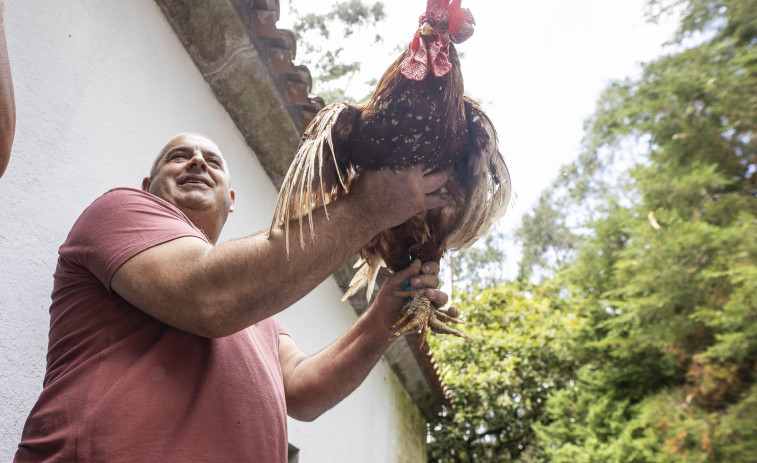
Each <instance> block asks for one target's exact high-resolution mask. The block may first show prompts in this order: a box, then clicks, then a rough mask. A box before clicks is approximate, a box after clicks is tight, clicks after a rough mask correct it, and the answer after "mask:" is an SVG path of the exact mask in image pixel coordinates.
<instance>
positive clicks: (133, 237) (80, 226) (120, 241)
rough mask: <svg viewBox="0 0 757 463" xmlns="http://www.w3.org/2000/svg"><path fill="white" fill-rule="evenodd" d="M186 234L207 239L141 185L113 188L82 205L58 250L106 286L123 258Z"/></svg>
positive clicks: (173, 208)
mask: <svg viewBox="0 0 757 463" xmlns="http://www.w3.org/2000/svg"><path fill="white" fill-rule="evenodd" d="M186 236H193V237H196V238H198V239H201V240H203V241H205V242H209V241H208V239H207V237H206V236H205V235H204V233H203V232H202V231H201V230H200V229H199V228H197V227H195V226H194V225H193V224H192V223H191V222H190V221H189V219H188V218H187V217H186V216H185V215H184V214H183V213H182V212H181V211H180V210H178V209H177V208H175V207H173V206H172V205H170V204H168V203H167V202H165V201H163V200H161V199H160V198H158V197H156V196H154V195H151V194H149V193H145V192H143V191H139V190H133V189H117V190H111V191H109V192H107V193H105V194H104V195H102V196H101V197H100V198H98V199H96V200H95V201H94V202H93V203H92V204H91V205H90V206H89V207H88V208H87V209H85V210H84V212H83V213H82V215H81V216H80V217H79V219H78V220H77V221H76V223H75V224H74V226H73V228H72V229H71V232H70V233H69V235H68V239H67V240H66V242H65V243H64V244H63V246H61V248H60V251H59V253H60V256H61V258H63V259H68V260H70V261H71V262H72V263H74V264H76V265H78V266H80V267H83V268H85V269H87V270H88V271H89V272H91V273H92V274H93V275H94V276H95V277H96V278H97V279H98V280H100V282H101V283H102V284H103V285H104V286H105V287H106V288H107V289H108V291H110V281H111V279H112V278H113V274H114V273H115V272H116V270H118V268H119V267H120V266H121V265H122V264H123V263H124V262H126V261H127V260H129V259H130V258H132V257H133V256H135V255H137V254H139V253H140V252H142V251H144V250H146V249H149V248H151V247H153V246H157V245H159V244H162V243H165V242H167V241H171V240H173V239H176V238H181V237H186Z"/></svg>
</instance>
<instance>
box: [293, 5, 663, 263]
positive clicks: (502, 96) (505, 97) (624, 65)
mask: <svg viewBox="0 0 757 463" xmlns="http://www.w3.org/2000/svg"><path fill="white" fill-rule="evenodd" d="M292 1H293V2H294V4H295V6H296V8H297V9H298V10H300V11H303V12H306V11H318V12H324V11H326V8H328V7H329V6H330V5H332V4H334V0H309V1H308V2H298V1H297V0H292ZM368 1H370V0H368ZM281 3H282V5H281V13H282V14H281V18H280V20H279V23H278V26H279V28H288V27H291V24H292V17H291V14H290V12H289V8H288V3H287V2H286V1H282V2H281ZM645 4H646V2H645V0H570V1H567V0H525V1H524V0H521V1H517V2H516V1H510V0H463V3H462V6H463V7H465V8H469V9H470V10H471V12H472V13H473V16H474V18H475V20H476V27H475V32H474V34H473V36H472V37H471V38H470V39H468V40H467V41H466V42H464V43H462V44H459V45H458V46H457V50H458V52H460V53H461V54H462V58H461V67H462V72H463V78H464V80H465V91H466V94H468V95H470V96H471V97H473V98H474V99H476V100H477V101H478V102H479V103H481V104H482V106H483V108H484V110H485V111H486V113H487V115H488V116H489V117H490V118H491V119H492V122H493V123H494V126H495V127H496V129H497V132H498V135H499V143H500V151H501V152H502V153H503V155H504V157H505V161H506V162H507V165H508V168H509V170H510V174H511V177H512V183H513V191H514V193H515V194H514V198H515V199H514V200H513V202H512V204H511V206H510V209H509V210H508V212H507V214H506V215H505V217H504V218H503V219H502V220H501V221H500V224H499V226H500V230H501V231H504V232H505V233H512V232H513V231H514V230H515V229H516V228H517V227H518V226H519V225H520V221H521V217H522V216H523V215H524V214H526V213H528V212H529V211H530V209H531V207H532V205H533V204H534V203H535V202H536V201H537V199H538V198H539V195H540V194H541V192H542V191H543V190H544V189H545V188H546V187H547V186H548V185H549V184H550V183H551V181H552V180H553V179H554V178H555V177H556V176H557V175H559V174H560V167H561V166H562V165H564V164H566V163H569V162H571V161H572V160H574V159H575V158H576V157H577V155H578V153H579V149H580V145H581V140H582V137H583V123H584V121H585V120H586V119H587V118H588V117H589V116H590V115H591V114H592V113H593V112H594V108H595V104H596V101H597V98H598V97H599V95H600V93H601V91H602V90H603V89H604V88H605V87H606V86H607V85H608V84H609V83H610V82H612V81H613V80H619V79H623V78H625V77H628V76H634V75H638V74H639V71H640V64H641V63H642V62H647V61H650V60H652V59H654V58H655V57H657V56H659V55H660V54H661V53H663V51H664V50H663V44H664V43H665V42H666V41H667V40H670V39H671V38H672V36H673V33H674V31H675V28H676V19H677V18H675V17H669V18H666V19H664V20H663V21H661V22H660V23H658V24H650V23H647V22H646V20H645V18H644V9H645ZM425 6H426V2H425V0H401V1H400V0H384V9H385V12H386V18H385V20H384V21H383V22H382V25H381V28H380V33H381V35H382V36H383V38H384V44H383V45H380V46H374V47H367V46H365V45H361V43H360V40H359V39H360V37H356V38H351V39H350V40H341V41H339V42H336V44H335V45H333V46H341V47H343V48H344V54H345V57H346V58H348V59H355V60H357V61H360V62H361V63H363V64H362V66H361V74H360V76H358V77H357V78H355V79H353V82H358V84H357V85H355V84H351V87H352V86H353V85H354V86H355V87H357V88H356V90H355V91H356V94H358V95H361V94H365V93H367V91H362V90H361V89H360V84H359V83H361V82H365V81H368V80H370V79H371V78H378V77H380V75H381V74H383V71H384V70H385V69H386V67H388V65H389V64H390V63H391V62H392V61H394V59H395V58H396V57H397V56H398V52H397V51H396V50H395V46H396V45H397V44H400V43H409V42H410V40H411V39H412V36H413V33H414V32H415V29H416V28H417V24H418V17H419V16H420V14H421V13H423V11H424V10H425ZM373 34H374V32H371V33H370V35H371V37H372V35H373ZM295 62H297V60H296V59H295ZM506 252H507V254H508V262H509V265H508V267H509V270H508V271H507V272H506V273H507V274H508V276H509V277H511V278H512V277H514V276H515V273H517V268H516V264H517V257H518V256H517V255H513V254H517V249H516V248H514V247H510V246H508V249H507V250H506Z"/></svg>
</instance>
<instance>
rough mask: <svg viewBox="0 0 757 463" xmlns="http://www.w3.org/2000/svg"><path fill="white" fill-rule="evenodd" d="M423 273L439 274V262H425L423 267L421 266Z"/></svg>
mask: <svg viewBox="0 0 757 463" xmlns="http://www.w3.org/2000/svg"><path fill="white" fill-rule="evenodd" d="M421 273H425V274H427V275H438V274H439V262H434V261H429V262H424V263H423V267H421Z"/></svg>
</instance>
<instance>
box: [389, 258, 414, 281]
mask: <svg viewBox="0 0 757 463" xmlns="http://www.w3.org/2000/svg"><path fill="white" fill-rule="evenodd" d="M420 270H421V261H420V260H418V259H415V260H414V261H413V263H411V264H410V266H409V267H407V268H405V269H402V270H400V271H399V272H397V273H395V274H394V276H392V278H394V279H395V281H396V282H397V284H398V285H400V284H402V282H403V281H405V280H408V279H410V278H411V277H412V276H414V275H417V274H418V272H420ZM410 284H412V281H411V282H410Z"/></svg>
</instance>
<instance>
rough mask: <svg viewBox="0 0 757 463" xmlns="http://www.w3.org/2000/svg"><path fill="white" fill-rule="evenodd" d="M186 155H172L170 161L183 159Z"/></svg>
mask: <svg viewBox="0 0 757 463" xmlns="http://www.w3.org/2000/svg"><path fill="white" fill-rule="evenodd" d="M186 157H187V155H186V154H185V153H174V154H173V155H172V156H171V159H185V158H186Z"/></svg>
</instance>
